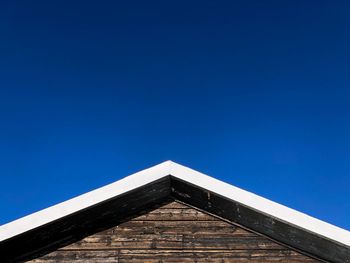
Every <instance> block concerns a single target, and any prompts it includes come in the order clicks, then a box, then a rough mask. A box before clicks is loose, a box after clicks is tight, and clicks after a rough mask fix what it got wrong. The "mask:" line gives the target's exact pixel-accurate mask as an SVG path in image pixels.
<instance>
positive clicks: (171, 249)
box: [29, 202, 319, 263]
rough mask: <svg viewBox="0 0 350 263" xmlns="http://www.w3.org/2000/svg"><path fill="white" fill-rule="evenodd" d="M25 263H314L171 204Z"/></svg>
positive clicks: (296, 253)
mask: <svg viewBox="0 0 350 263" xmlns="http://www.w3.org/2000/svg"><path fill="white" fill-rule="evenodd" d="M29 262H33V263H34V262H36V263H39V262H40V263H51V262H75V263H78V262H81V263H82V262H157V263H159V262H259V263H263V262H279V263H281V262H285V263H287V262H288V263H296V262H319V261H317V260H315V259H311V258H309V257H307V256H305V255H302V254H300V253H299V252H296V251H293V250H291V249H289V248H287V247H284V246H281V245H279V244H277V243H275V242H273V241H271V240H270V239H268V238H266V237H263V236H260V235H257V234H254V233H252V232H250V231H247V230H244V229H242V228H240V227H238V226H236V225H233V224H230V223H227V222H225V221H222V220H220V219H218V218H216V217H213V216H211V215H208V214H205V213H202V212H200V211H198V210H196V209H193V208H191V207H188V206H185V205H183V204H180V203H177V202H172V203H169V204H167V205H164V206H162V207H160V208H158V209H155V210H153V211H151V212H149V213H147V214H145V215H142V216H139V217H136V218H134V219H132V220H130V221H127V222H125V223H122V224H120V225H119V226H116V227H113V228H111V229H108V230H106V231H103V232H100V233H97V234H94V235H91V236H89V237H86V238H84V239H83V240H81V241H79V242H77V243H74V244H71V245H68V246H66V247H63V248H61V249H59V250H57V251H54V252H52V253H50V254H47V255H45V256H43V257H41V258H38V259H35V260H31V261H29Z"/></svg>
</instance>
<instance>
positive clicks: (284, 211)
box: [0, 161, 350, 246]
mask: <svg viewBox="0 0 350 263" xmlns="http://www.w3.org/2000/svg"><path fill="white" fill-rule="evenodd" d="M168 175H172V176H174V177H176V178H179V179H181V180H183V181H187V182H189V183H191V184H194V185H197V186H198V187H201V188H204V189H207V190H209V191H211V192H214V193H217V194H219V195H221V196H224V197H226V198H228V199H230V200H233V201H236V202H239V203H241V204H243V205H246V206H248V207H250V208H253V209H255V210H257V211H260V212H262V213H265V214H268V215H270V216H272V217H275V218H277V219H280V220H283V221H285V222H288V223H290V224H293V225H296V226H298V227H301V228H304V229H305V230H307V231H310V232H313V233H315V234H318V235H321V236H324V237H325V238H327V239H331V240H334V241H336V242H339V243H342V244H344V245H347V246H350V232H349V231H347V230H345V229H342V228H339V227H337V226H334V225H331V224H329V223H326V222H324V221H321V220H319V219H316V218H314V217H311V216H308V215H306V214H304V213H301V212H298V211H296V210H294V209H291V208H288V207H286V206H283V205H280V204H278V203H276V202H273V201H270V200H268V199H266V198H263V197H260V196H258V195H256V194H253V193H250V192H248V191H245V190H242V189H240V188H238V187H235V186H233V185H230V184H227V183H225V182H222V181H219V180H217V179H215V178H212V177H210V176H207V175H205V174H203V173H200V172H197V171H195V170H193V169H190V168H188V167H185V166H182V165H180V164H177V163H174V162H172V161H166V162H163V163H161V164H158V165H156V166H153V167H151V168H148V169H145V170H143V171H140V172H137V173H134V174H132V175H129V176H128V177H125V178H123V179H121V180H118V181H116V182H114V183H111V184H109V185H106V186H104V187H101V188H98V189H96V190H93V191H91V192H88V193H86V194H83V195H80V196H78V197H75V198H72V199H70V200H67V201H65V202H62V203H59V204H57V205H54V206H51V207H49V208H46V209H43V210H41V211H38V212H36V213H33V214H30V215H28V216H25V217H22V218H20V219H17V220H15V221H12V222H10V223H7V224H5V225H2V226H0V241H3V240H6V239H9V238H11V237H13V236H16V235H18V234H21V233H24V232H26V231H29V230H31V229H34V228H36V227H39V226H41V225H44V224H47V223H49V222H52V221H54V220H56V219H59V218H61V217H64V216H67V215H69V214H72V213H74V212H77V211H80V210H82V209H84V208H87V207H90V206H92V205H95V204H98V203H100V202H102V201H105V200H107V199H110V198H112V197H116V196H118V195H120V194H123V193H126V192H128V191H131V190H133V189H136V188H138V187H140V186H143V185H146V184H148V183H151V182H153V181H155V180H158V179H160V178H162V177H165V176H168Z"/></svg>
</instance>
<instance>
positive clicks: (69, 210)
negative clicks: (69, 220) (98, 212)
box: [0, 161, 170, 241]
mask: <svg viewBox="0 0 350 263" xmlns="http://www.w3.org/2000/svg"><path fill="white" fill-rule="evenodd" d="M169 167H170V161H166V162H163V163H161V164H158V165H156V166H153V167H151V168H148V169H145V170H142V171H140V172H137V173H134V174H132V175H129V176H127V177H125V178H123V179H121V180H118V181H116V182H114V183H111V184H108V185H106V186H103V187H101V188H98V189H96V190H93V191H90V192H87V193H85V194H82V195H79V196H77V197H75V198H72V199H69V200H67V201H64V202H62V203H59V204H57V205H54V206H51V207H48V208H46V209H43V210H40V211H38V212H36V213H33V214H30V215H28V216H25V217H22V218H19V219H17V220H15V221H12V222H10V223H7V224H5V225H2V226H0V241H3V240H5V239H8V238H11V237H13V236H16V235H19V234H21V233H24V232H27V231H29V230H31V229H34V228H37V227H39V226H42V225H45V224H47V223H50V222H52V221H54V220H57V219H59V218H62V217H64V216H67V215H70V214H73V213H75V212H78V211H80V210H83V209H85V208H88V207H90V206H93V205H96V204H98V203H100V202H103V201H106V200H108V199H110V198H113V197H117V196H118V195H121V194H123V193H126V192H129V191H131V190H134V189H136V188H139V187H141V186H143V185H146V184H148V183H151V182H153V181H156V180H158V179H160V178H162V177H165V176H167V175H169V172H170V170H169Z"/></svg>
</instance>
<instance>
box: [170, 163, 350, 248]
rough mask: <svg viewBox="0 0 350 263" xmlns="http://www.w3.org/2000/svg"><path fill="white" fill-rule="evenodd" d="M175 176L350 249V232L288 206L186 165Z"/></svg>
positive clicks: (176, 166) (175, 170)
mask: <svg viewBox="0 0 350 263" xmlns="http://www.w3.org/2000/svg"><path fill="white" fill-rule="evenodd" d="M171 175H172V176H174V177H177V178H179V179H181V180H183V181H186V182H189V183H191V184H193V185H196V186H198V187H201V188H203V189H206V190H208V191H210V192H213V193H216V194H218V195H221V196H224V197H225V198H228V199H230V200H233V201H235V202H238V203H241V204H243V205H245V206H247V207H250V208H253V209H255V210H256V211H258V212H261V213H264V214H267V215H269V216H271V217H274V218H276V219H280V220H282V221H284V222H287V223H289V224H292V225H295V226H297V227H300V228H303V229H305V230H307V231H309V232H313V233H315V234H318V235H320V236H323V237H325V238H326V239H331V240H334V241H337V242H339V243H342V244H344V245H347V246H350V232H349V231H347V230H345V229H342V228H340V227H337V226H334V225H331V224H329V223H326V222H324V221H321V220H319V219H316V218H314V217H311V216H309V215H306V214H304V213H301V212H299V211H296V210H294V209H291V208H289V207H286V206H284V205H281V204H278V203H276V202H273V201H270V200H268V199H266V198H263V197H261V196H258V195H256V194H253V193H250V192H248V191H245V190H242V189H240V188H238V187H235V186H233V185H230V184H227V183H225V182H222V181H219V180H217V179H215V178H213V177H210V176H207V175H205V174H202V173H200V172H197V171H195V170H192V169H190V168H187V167H185V166H182V165H179V164H176V163H172V164H171Z"/></svg>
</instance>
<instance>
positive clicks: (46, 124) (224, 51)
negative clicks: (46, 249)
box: [0, 0, 350, 229]
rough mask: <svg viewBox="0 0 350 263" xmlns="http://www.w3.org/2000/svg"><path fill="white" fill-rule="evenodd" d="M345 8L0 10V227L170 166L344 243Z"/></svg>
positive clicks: (310, 4) (326, 4)
mask: <svg viewBox="0 0 350 263" xmlns="http://www.w3.org/2000/svg"><path fill="white" fill-rule="evenodd" d="M349 12H350V3H348V2H347V1H263V2H262V1H249V0H248V1H171V2H169V1H99V2H97V1H91V2H90V1H35V2H34V3H33V2H29V1H2V2H1V4H0V128H1V129H0V182H1V183H0V186H1V191H0V224H2V223H6V222H9V221H11V220H13V219H16V218H18V217H21V216H24V215H26V214H28V213H31V212H34V211H37V210H40V209H42V208H45V207H48V206H50V205H53V204H55V203H57V202H60V201H64V200H66V199H68V198H71V197H74V196H76V195H79V194H82V193H84V192H86V191H88V190H92V189H94V188H97V187H100V186H103V185H105V184H107V183H110V182H113V181H115V180H117V179H119V178H121V177H124V176H126V175H128V174H131V173H133V172H136V171H138V170H141V169H144V168H147V167H149V166H152V165H155V164H157V163H160V162H162V161H165V160H168V159H171V160H173V161H176V162H179V163H181V164H184V165H187V166H190V167H192V168H194V169H197V170H199V171H202V172H204V173H207V174H209V175H212V176H214V177H216V178H218V179H221V180H224V181H226V182H229V183H232V184H234V185H236V186H239V187H242V188H243V189H246V190H249V191H252V192H254V193H257V194H260V195H262V196H264V197H267V198H269V199H272V200H274V201H277V202H280V203H282V204H285V205H287V206H290V207H292V208H295V209H297V210H300V211H303V212H306V213H308V214H310V215H312V216H315V217H317V218H320V219H322V220H326V221H328V222H330V223H333V224H336V225H338V226H340V227H343V228H346V229H350V198H349V185H350V139H349V134H350V118H349V116H350V88H349V87H350V77H349V76H350V74H349V73H350V64H349V61H350V49H349V46H350V32H349V31H350V17H349Z"/></svg>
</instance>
